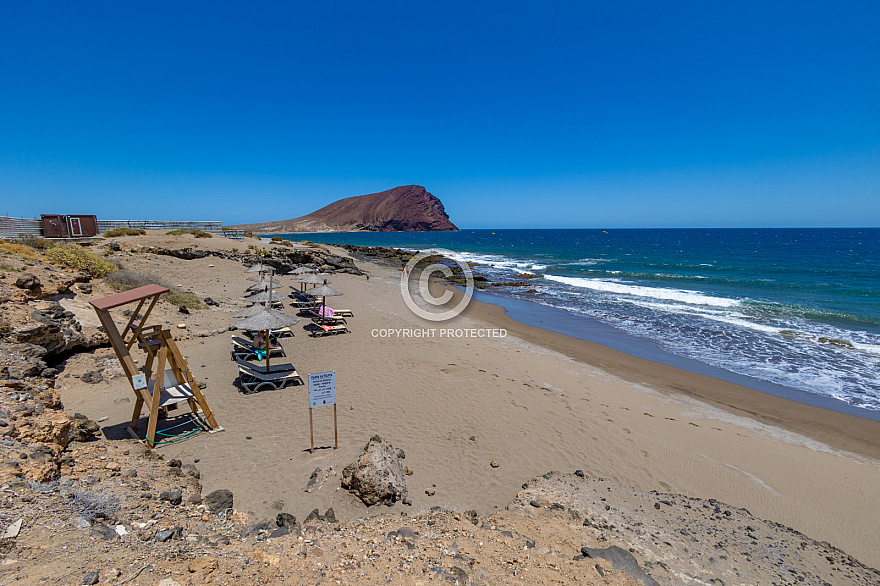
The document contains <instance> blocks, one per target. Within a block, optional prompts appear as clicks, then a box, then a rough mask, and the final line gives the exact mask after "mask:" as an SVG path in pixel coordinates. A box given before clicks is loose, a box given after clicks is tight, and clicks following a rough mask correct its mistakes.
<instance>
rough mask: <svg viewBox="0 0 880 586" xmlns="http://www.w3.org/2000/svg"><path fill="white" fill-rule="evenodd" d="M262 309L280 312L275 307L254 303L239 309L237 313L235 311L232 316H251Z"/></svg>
mask: <svg viewBox="0 0 880 586" xmlns="http://www.w3.org/2000/svg"><path fill="white" fill-rule="evenodd" d="M263 311H274V312H275V313H281V312H280V311H278V310H277V309H271V308H267V307H266V306H265V305H263V304H262V303H254V304H253V305H251V306H250V307H246V308H244V309H242V310H241V311H239V312H238V313H236V314H235V315H233V316H232V317H238V318H242V317H252V316H255V315H257V314H258V313H261V312H263Z"/></svg>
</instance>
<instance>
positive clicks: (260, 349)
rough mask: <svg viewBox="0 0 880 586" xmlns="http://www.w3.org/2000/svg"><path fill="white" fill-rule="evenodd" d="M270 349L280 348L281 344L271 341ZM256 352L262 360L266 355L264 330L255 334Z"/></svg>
mask: <svg viewBox="0 0 880 586" xmlns="http://www.w3.org/2000/svg"><path fill="white" fill-rule="evenodd" d="M269 349H270V350H280V349H281V346H279V345H278V344H272V343H271V342H270V343H269ZM254 354H256V355H257V358H259V359H260V360H262V359H264V358H265V357H266V338H264V337H263V332H257V333H256V334H254Z"/></svg>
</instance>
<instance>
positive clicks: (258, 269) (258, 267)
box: [245, 259, 272, 273]
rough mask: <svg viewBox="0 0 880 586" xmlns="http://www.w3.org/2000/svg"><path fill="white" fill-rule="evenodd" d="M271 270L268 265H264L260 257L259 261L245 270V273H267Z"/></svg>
mask: <svg viewBox="0 0 880 586" xmlns="http://www.w3.org/2000/svg"><path fill="white" fill-rule="evenodd" d="M271 270H272V267H270V266H269V265H264V264H263V259H260V262H259V263H258V264H255V265H253V266H251V267H250V268H248V269H247V270H246V271H245V272H246V273H268V272H269V271H271Z"/></svg>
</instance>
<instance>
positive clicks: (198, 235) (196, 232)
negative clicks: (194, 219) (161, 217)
mask: <svg viewBox="0 0 880 586" xmlns="http://www.w3.org/2000/svg"><path fill="white" fill-rule="evenodd" d="M183 234H192V235H193V236H195V237H196V238H213V236H214V235H213V234H211V233H210V232H205V231H204V230H199V229H198V228H189V229H186V230H184V229H180V230H171V231H170V232H165V235H166V236H181V235H183Z"/></svg>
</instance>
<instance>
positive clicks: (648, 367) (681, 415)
mask: <svg viewBox="0 0 880 586" xmlns="http://www.w3.org/2000/svg"><path fill="white" fill-rule="evenodd" d="M212 240H213V242H209V241H204V242H199V241H195V242H191V243H189V244H190V245H191V246H196V247H199V248H211V247H215V248H216V247H225V248H229V247H230V246H231V244H230V241H223V240H220V239H212ZM218 240H219V242H218ZM134 241H135V240H134V239H132V242H134ZM141 242H142V243H144V244H146V243H148V242H147V241H146V240H144V241H141ZM169 242H170V241H169ZM165 245H166V246H171V245H172V244H170V243H169V244H165ZM178 245H179V244H178ZM236 246H238V247H239V248H242V247H243V245H242V244H236ZM337 252H339V253H340V254H342V252H341V251H337ZM123 262H125V263H126V266H128V267H130V268H138V269H140V270H150V271H152V272H156V273H157V274H161V275H163V276H164V278H166V279H167V280H169V281H171V282H173V283H174V284H183V285H185V288H188V289H190V290H192V291H193V292H195V293H196V294H198V295H199V296H201V297H204V296H210V297H212V298H214V299H215V300H217V301H218V302H219V303H220V306H219V307H214V308H209V309H203V310H200V311H197V312H194V313H193V314H192V315H189V316H183V315H180V314H177V313H176V312H175V311H173V308H170V309H169V308H168V307H161V306H160V309H159V311H158V313H157V314H156V315H157V318H158V319H159V323H162V321H163V320H164V321H165V322H166V323H169V324H171V325H172V329H173V330H174V332H173V333H174V335H175V337H176V339H178V340H179V346H180V347H181V349H182V351H183V353H184V355H185V356H187V358H188V361H189V364H190V367H191V369H192V371H193V372H194V374H195V376H196V377H197V379H201V380H204V381H206V382H207V388H206V389H205V393H206V396H207V398H208V401H209V403H210V405H211V407H212V408H213V410H214V412H215V415H216V417H217V420H218V422H219V423H220V425H222V426H223V427H224V428H225V431H224V432H222V433H216V434H202V435H200V436H196V437H193V438H191V439H188V440H186V441H184V442H181V443H178V444H173V445H168V446H162V447H160V448H159V450H160V451H161V452H162V453H163V454H165V456H166V457H167V458H172V457H173V458H180V459H182V460H184V461H192V460H193V459H195V458H198V459H199V464H198V466H199V469H200V470H201V473H202V477H201V482H202V484H203V486H204V492H205V493H207V492H210V491H212V490H215V489H218V488H228V489H230V490H232V491H233V492H234V494H235V506H236V508H237V509H239V510H242V511H246V512H249V513H251V514H252V515H256V516H257V517H265V518H272V517H274V515H275V514H276V513H277V511H278V510H279V508H283V510H285V511H288V512H291V513H293V514H295V515H296V516H297V517H301V516H302V517H304V516H305V515H306V514H307V513H308V512H309V511H310V510H312V509H313V508H320V509H321V510H322V511H323V510H325V509H326V508H327V507H329V506H332V507H333V508H334V509H335V511H336V515H337V517H338V518H340V519H341V520H348V519H353V518H357V517H361V516H365V515H370V514H373V512H374V511H372V510H368V509H366V507H364V506H363V505H362V504H361V503H360V501H358V500H356V499H355V498H354V497H352V496H351V495H349V494H348V493H347V492H346V491H344V490H339V489H338V488H337V487H338V486H339V483H338V481H335V479H334V481H332V482H327V483H326V484H325V485H324V486H323V487H322V488H321V489H320V490H317V491H313V492H310V493H306V492H304V488H305V487H306V484H307V482H308V479H309V476H310V474H311V473H312V471H313V470H315V468H317V467H324V468H326V467H330V466H335V469H336V471H337V473H338V474H341V471H342V468H344V467H345V466H346V465H347V464H348V463H350V462H353V461H354V460H355V459H356V457H357V456H358V454H359V453H360V451H361V450H362V448H363V445H364V444H365V443H366V441H367V440H368V439H369V437H370V436H372V435H374V434H379V435H381V436H383V437H385V438H386V439H387V440H388V441H390V442H391V443H392V444H393V445H394V446H396V447H399V448H402V449H403V450H404V451H405V452H406V460H405V462H404V463H405V464H406V465H407V466H408V467H409V468H411V469H412V470H413V471H414V473H413V475H412V476H408V477H407V485H408V487H409V494H410V496H411V497H412V501H413V505H412V507H411V508H410V507H405V506H403V505H402V504H399V503H398V504H396V505H394V506H393V507H392V508H391V509H388V508H386V507H382V510H381V511H377V512H389V511H390V512H394V511H405V512H419V511H424V510H426V509H429V508H430V507H432V506H435V505H442V506H447V507H451V508H454V509H457V510H462V511H463V510H466V509H476V510H477V511H478V512H479V513H480V514H481V515H489V514H491V513H493V512H495V511H496V510H498V509H502V508H504V506H505V505H506V504H507V503H508V502H510V501H511V500H512V499H513V498H514V496H515V495H516V493H517V491H518V490H520V488H521V485H522V483H523V482H525V481H526V480H528V479H530V478H532V477H534V476H536V475H540V474H543V473H545V472H548V471H550V470H562V471H573V470H575V469H583V470H584V471H585V472H586V473H587V474H590V475H594V476H599V477H605V478H610V479H613V480H615V481H618V482H621V483H624V484H627V485H631V486H633V487H636V488H638V489H641V490H660V491H664V492H674V493H681V494H684V495H688V496H695V497H702V498H715V499H718V500H721V501H723V502H726V503H729V504H732V505H735V506H739V507H744V508H747V509H748V510H749V511H751V512H752V513H753V514H755V515H758V516H760V517H763V518H766V519H771V520H774V521H777V522H780V523H783V524H785V525H788V526H790V527H793V528H795V529H797V530H799V531H801V532H803V533H805V534H807V535H809V536H810V537H812V538H814V539H817V540H826V541H828V542H830V543H831V544H832V545H834V546H837V547H840V548H842V549H843V550H845V551H846V552H848V553H850V554H851V555H853V556H855V557H856V558H858V559H859V560H861V561H862V562H864V563H866V564H868V565H871V566H874V567H878V566H880V531H878V526H880V504H878V501H877V487H878V486H880V465H878V464H880V462H878V460H877V459H876V458H877V456H878V445H880V433H878V430H880V424H876V423H873V422H868V421H864V420H859V419H857V418H854V417H849V416H843V415H839V414H836V413H829V412H826V411H823V410H821V409H815V408H812V407H806V406H802V405H799V404H795V403H792V402H790V401H785V400H782V399H775V398H770V397H767V396H766V395H761V394H760V393H755V392H753V391H749V390H748V389H743V388H742V387H738V386H736V385H732V384H729V383H724V382H722V381H717V380H715V379H711V378H708V377H697V376H696V375H691V374H689V373H683V372H682V371H677V370H676V369H672V368H670V367H665V366H662V365H656V364H653V363H648V362H646V361H639V360H637V359H634V358H631V357H627V356H625V355H621V354H620V353H616V352H614V351H610V350H608V349H604V348H602V347H597V346H596V345H594V344H589V343H587V342H582V341H580V340H574V339H572V338H568V337H565V336H560V335H557V334H553V333H552V332H544V331H542V330H537V329H535V328H529V327H528V326H522V325H519V324H516V323H515V322H512V320H509V318H507V317H506V316H504V315H503V310H500V309H499V308H497V307H494V306H487V305H485V304H479V303H476V302H472V304H471V305H470V306H469V307H468V309H467V310H466V311H465V312H464V313H463V314H462V315H460V316H458V317H457V318H455V319H454V320H453V321H452V322H444V323H442V324H437V323H433V322H427V321H424V320H422V319H420V318H417V317H416V316H415V315H413V314H412V313H411V312H410V311H409V310H408V309H407V307H406V306H405V304H404V302H403V300H402V298H401V295H400V293H399V286H398V283H399V271H397V270H394V269H391V268H387V267H381V266H376V265H364V264H363V263H359V266H361V268H363V269H365V270H366V271H368V272H369V274H370V278H369V279H365V278H364V277H359V276H354V275H347V274H337V275H333V276H331V277H330V281H331V284H332V286H333V287H334V288H337V289H340V290H342V291H344V292H345V295H344V296H343V297H341V298H337V299H334V300H333V301H332V303H331V302H329V301H328V304H330V305H331V306H338V307H346V308H351V309H352V310H353V311H354V317H353V318H349V320H348V322H349V327H350V329H351V333H350V334H346V335H340V336H336V337H329V338H323V339H313V338H310V337H308V336H307V335H306V333H305V332H304V331H303V330H302V325H303V323H305V322H301V323H300V324H299V325H298V326H294V329H295V331H296V335H295V337H294V338H292V339H287V340H285V341H283V346H284V348H285V350H286V352H287V356H288V358H287V360H289V361H292V362H293V363H294V364H295V365H296V367H297V369H298V371H299V372H300V374H302V375H303V376H304V377H305V375H306V374H308V373H315V372H322V371H327V370H333V371H335V372H336V379H337V397H338V431H339V449H338V450H334V449H333V442H334V435H333V431H334V430H333V408H331V407H324V408H320V409H316V410H314V411H313V415H314V429H315V443H316V446H318V449H317V450H316V451H315V453H314V454H312V453H310V451H309V447H310V438H309V410H308V407H307V391H306V387H304V386H297V387H288V388H286V389H284V390H283V391H270V392H262V393H257V394H254V395H244V394H242V393H241V392H239V390H238V388H237V387H236V386H235V384H234V383H235V379H236V376H237V372H236V369H235V366H234V364H233V363H232V362H231V361H230V359H229V350H230V341H229V334H228V333H226V332H222V330H224V329H225V328H226V326H228V325H230V324H232V323H233V322H234V321H235V320H234V319H233V318H232V315H233V314H234V313H236V312H237V311H239V310H240V309H241V308H242V307H244V303H243V302H242V301H241V300H240V299H239V296H240V295H241V294H242V293H243V291H244V289H245V287H246V286H247V285H248V284H249V282H248V281H247V280H246V275H245V274H244V272H243V267H242V265H241V264H239V263H238V262H235V261H230V260H223V259H218V258H211V257H209V258H204V259H198V260H192V261H181V260H178V259H175V258H171V257H165V256H155V255H140V254H135V255H130V256H124V257H123ZM209 265H213V266H209ZM279 280H280V281H281V282H282V283H284V284H293V283H294V279H293V277H289V276H288V277H285V276H282V277H279ZM97 293H99V291H97V290H96V295H95V296H96V297H97V296H100V295H98V294H97ZM71 308H72V309H74V310H75V311H76V312H77V313H78V315H79V317H80V319H81V320H84V319H88V320H91V321H93V322H94V321H96V318H95V317H94V314H92V315H91V316H88V315H87V314H88V311H89V310H88V308H87V307H71ZM287 313H293V310H292V309H288V310H287ZM184 322H185V323H186V324H187V328H186V329H185V330H178V329H177V328H176V327H173V326H176V324H177V323H184ZM152 323H156V322H155V321H153V322H152ZM499 327H503V328H505V329H506V330H507V331H508V335H507V336H506V337H503V338H467V339H466V338H445V337H443V338H441V337H439V332H438V333H437V334H435V337H426V338H413V337H396V336H391V337H377V336H375V335H374V333H375V332H374V331H375V330H382V329H389V328H392V329H393V328H398V329H400V328H402V329H430V328H438V329H439V328H475V329H485V328H499ZM216 332H221V333H216ZM199 334H201V335H203V336H204V337H199ZM111 357H112V352H110V351H109V350H101V351H98V352H96V353H95V355H94V356H91V355H85V354H84V355H78V356H76V357H74V358H72V359H71V360H70V361H69V363H68V365H67V368H66V370H65V373H66V374H71V373H72V374H82V372H85V371H86V370H91V369H93V367H94V365H95V362H96V361H98V362H100V361H102V360H105V359H107V358H111ZM106 363H108V364H109V363H112V360H110V361H106ZM59 383H60V384H59V385H58V386H59V388H58V391H59V393H60V394H61V397H62V400H63V402H64V406H65V409H66V410H67V411H70V412H73V411H79V412H82V413H84V414H86V415H88V416H89V417H90V418H92V419H95V420H98V419H99V418H101V417H104V416H106V417H107V418H108V419H107V420H106V421H104V422H103V423H102V425H104V426H107V427H106V428H105V433H108V434H109V435H113V434H118V433H120V432H121V430H122V429H123V427H124V426H125V425H126V424H127V422H128V420H129V419H130V417H131V409H132V404H133V394H132V392H131V390H130V387H129V385H128V383H127V381H126V380H125V379H124V378H111V379H109V380H105V381H104V382H102V383H99V384H97V385H88V384H85V383H82V382H81V381H79V380H78V379H76V378H73V377H70V378H63V377H62V378H60V379H59ZM674 391H679V392H674ZM695 396H699V397H701V398H703V399H705V400H706V401H707V402H703V401H700V400H697V399H695V398H694V397H695ZM721 406H724V407H725V408H723V409H722V408H721ZM750 414H752V416H750ZM774 424H775V425H774ZM811 425H814V428H811ZM144 427H145V423H142V424H141V428H140V432H141V434H143V431H144ZM493 461H495V462H496V463H497V465H498V466H497V467H493V466H491V465H490V464H491V463H492V462H493ZM426 491H428V492H433V496H428V494H426Z"/></svg>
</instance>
